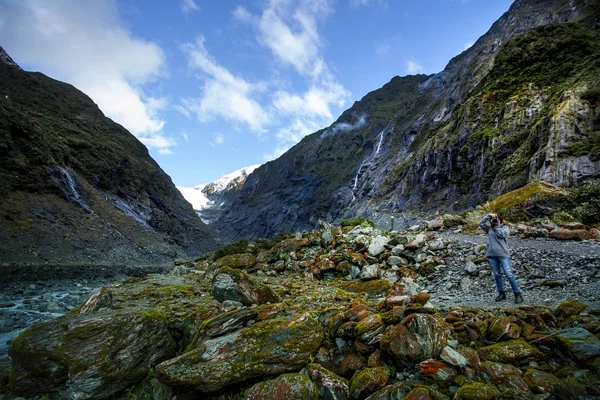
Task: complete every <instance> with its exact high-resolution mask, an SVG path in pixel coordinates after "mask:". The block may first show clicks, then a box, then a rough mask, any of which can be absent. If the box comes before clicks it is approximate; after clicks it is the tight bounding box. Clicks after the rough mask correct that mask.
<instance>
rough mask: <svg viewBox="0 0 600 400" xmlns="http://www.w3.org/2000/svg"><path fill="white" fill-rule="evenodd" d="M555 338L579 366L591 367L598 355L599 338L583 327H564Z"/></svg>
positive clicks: (599, 350)
mask: <svg viewBox="0 0 600 400" xmlns="http://www.w3.org/2000/svg"><path fill="white" fill-rule="evenodd" d="M556 338H557V340H558V341H559V343H560V344H561V346H562V347H563V348H564V349H565V350H567V351H568V352H569V353H570V354H571V356H572V357H573V359H574V360H575V361H577V363H578V364H579V365H580V366H581V367H587V368H592V367H593V365H594V360H596V359H598V358H599V357H600V339H598V338H597V337H596V336H595V335H593V334H592V333H590V332H589V331H587V330H585V329H583V328H569V329H564V330H563V331H562V332H560V333H559V334H558V335H556Z"/></svg>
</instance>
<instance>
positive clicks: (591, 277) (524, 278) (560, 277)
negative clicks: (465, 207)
mask: <svg viewBox="0 0 600 400" xmlns="http://www.w3.org/2000/svg"><path fill="white" fill-rule="evenodd" d="M439 235H440V236H441V237H443V238H444V239H446V240H451V241H453V246H452V249H453V250H454V251H455V253H456V254H455V256H453V257H451V258H449V259H448V260H447V266H446V267H445V268H443V269H441V270H440V271H438V272H437V273H436V274H435V275H433V276H431V277H430V279H429V282H427V283H428V285H427V289H428V290H429V291H430V292H431V293H432V295H433V296H432V297H433V299H434V304H436V305H438V306H440V307H451V306H458V305H466V306H473V307H501V308H508V307H514V306H515V304H514V297H513V295H512V293H508V296H507V297H508V299H507V300H506V301H502V302H499V303H496V302H494V301H493V299H494V297H495V296H496V290H495V287H496V286H495V283H494V279H493V277H492V275H491V268H490V266H489V264H488V263H487V262H482V263H480V264H478V267H479V271H478V273H477V275H476V276H472V275H471V276H470V275H469V274H468V273H467V272H466V270H465V266H466V263H467V260H469V259H476V258H478V257H482V256H485V249H486V245H487V236H485V235H464V234H455V233H451V232H440V233H439ZM508 244H509V247H510V249H511V260H512V265H513V272H514V274H515V276H516V278H517V282H518V283H519V286H520V288H521V291H522V293H523V296H524V298H525V303H524V304H527V305H544V306H548V307H551V308H554V307H556V306H557V305H558V304H560V303H561V302H563V301H565V300H567V299H570V298H576V299H579V300H581V301H583V302H584V303H586V304H587V305H588V310H591V309H600V243H598V242H594V241H583V242H572V241H557V240H553V239H541V238H536V239H533V238H521V237H511V238H509V242H508ZM544 282H545V283H544ZM552 285H556V286H554V287H552ZM505 286H506V287H507V288H508V289H509V290H510V286H509V285H508V282H507V281H506V280H505Z"/></svg>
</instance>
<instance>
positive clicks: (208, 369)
mask: <svg viewBox="0 0 600 400" xmlns="http://www.w3.org/2000/svg"><path fill="white" fill-rule="evenodd" d="M323 339H324V333H323V328H322V327H321V324H320V323H319V321H318V320H317V319H316V318H314V317H313V316H312V315H311V314H310V313H303V314H300V315H296V316H295V317H293V318H291V319H287V318H274V319H269V320H266V321H262V322H257V323H255V324H254V325H252V326H250V327H247V328H244V329H241V330H239V331H236V332H232V333H230V334H228V335H225V336H220V337H218V338H214V339H208V340H204V341H200V342H198V343H197V344H196V345H195V348H194V349H193V350H191V351H189V352H187V353H184V354H182V355H181V356H179V357H176V358H174V359H172V360H169V361H166V362H164V363H162V364H160V365H158V366H157V367H156V377H157V378H158V379H159V380H160V381H161V382H163V383H164V384H166V385H169V386H175V387H187V388H195V389H197V390H199V391H201V392H206V393H209V392H216V391H218V390H220V389H222V388H224V387H227V386H229V385H232V384H235V383H239V382H244V381H246V380H248V379H253V378H258V377H262V376H268V375H279V374H281V373H284V372H294V371H298V370H300V369H302V368H303V367H304V366H305V365H306V364H308V363H309V361H310V359H311V358H312V357H313V356H314V355H315V353H316V352H317V350H318V349H319V347H320V346H321V343H322V342H323Z"/></svg>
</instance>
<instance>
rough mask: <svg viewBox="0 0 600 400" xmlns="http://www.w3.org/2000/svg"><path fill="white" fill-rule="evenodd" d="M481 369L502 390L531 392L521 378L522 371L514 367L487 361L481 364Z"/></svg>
mask: <svg viewBox="0 0 600 400" xmlns="http://www.w3.org/2000/svg"><path fill="white" fill-rule="evenodd" d="M481 369H482V370H483V371H484V372H485V373H486V374H487V376H488V377H489V379H491V381H492V382H493V383H494V384H496V385H497V386H498V387H500V388H501V389H507V388H516V389H520V390H524V391H527V390H529V388H528V387H527V384H526V383H525V381H524V380H523V378H522V377H521V371H520V370H519V369H518V368H517V367H515V366H513V365H510V364H502V363H497V362H492V361H486V362H484V363H483V364H481Z"/></svg>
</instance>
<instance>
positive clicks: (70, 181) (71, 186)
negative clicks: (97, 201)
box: [52, 167, 94, 213]
mask: <svg viewBox="0 0 600 400" xmlns="http://www.w3.org/2000/svg"><path fill="white" fill-rule="evenodd" d="M57 168H58V171H59V172H60V173H61V175H62V176H63V178H64V181H63V182H60V181H58V180H57V179H56V178H54V177H52V180H53V181H54V182H56V183H57V184H58V186H59V187H61V189H63V192H65V194H66V195H67V199H69V200H71V201H73V202H75V203H77V204H78V205H79V206H80V207H81V208H83V209H84V210H86V211H88V212H90V213H94V210H92V208H91V207H90V206H88V205H87V204H86V202H85V200H83V198H82V197H81V195H80V194H79V192H78V191H77V181H76V180H75V177H74V176H73V175H71V173H70V172H69V171H67V170H66V169H65V168H63V167H57ZM64 183H66V185H64ZM64 186H66V187H64Z"/></svg>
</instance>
